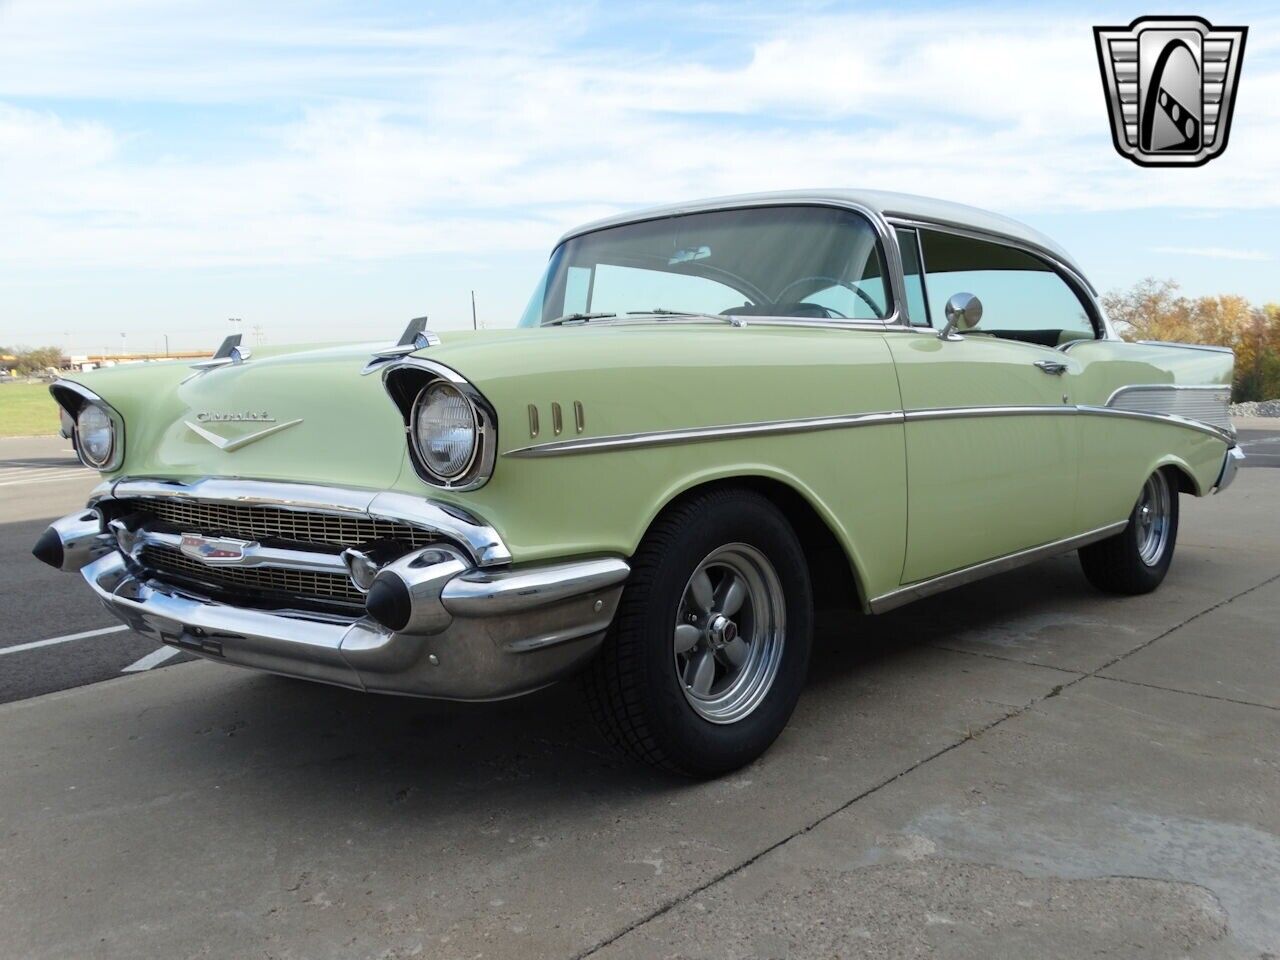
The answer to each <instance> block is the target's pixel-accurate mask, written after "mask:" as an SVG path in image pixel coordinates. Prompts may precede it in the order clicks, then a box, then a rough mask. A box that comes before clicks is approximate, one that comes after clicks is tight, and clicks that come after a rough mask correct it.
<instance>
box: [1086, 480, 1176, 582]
mask: <svg viewBox="0 0 1280 960" xmlns="http://www.w3.org/2000/svg"><path fill="white" fill-rule="evenodd" d="M1177 539H1178V488H1177V486H1176V485H1175V484H1174V483H1173V482H1172V480H1171V479H1170V477H1169V474H1168V473H1167V472H1166V471H1164V470H1157V471H1156V472H1155V473H1153V474H1152V475H1151V476H1150V477H1148V478H1147V482H1146V483H1144V484H1143V485H1142V494H1141V496H1139V497H1138V502H1137V503H1136V504H1135V505H1134V508H1133V512H1132V513H1131V514H1129V524H1128V526H1126V527H1125V528H1124V529H1123V530H1121V531H1120V532H1119V533H1117V534H1116V535H1115V536H1113V537H1108V538H1107V539H1106V540H1099V541H1098V542H1097V543H1091V544H1089V546H1087V547H1082V548H1081V549H1080V566H1081V567H1083V568H1084V575H1085V576H1086V577H1087V578H1088V579H1089V582H1090V583H1092V584H1093V585H1094V586H1095V587H1097V588H1098V589H1099V590H1105V591H1106V592H1107V593H1122V594H1139V593H1150V592H1151V591H1152V590H1154V589H1155V588H1156V587H1158V586H1160V583H1161V581H1162V580H1164V577H1165V574H1166V573H1168V572H1169V564H1170V563H1172V562H1173V547H1174V544H1175V543H1176V542H1177Z"/></svg>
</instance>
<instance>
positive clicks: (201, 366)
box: [182, 333, 253, 383]
mask: <svg viewBox="0 0 1280 960" xmlns="http://www.w3.org/2000/svg"><path fill="white" fill-rule="evenodd" d="M241 336H242V335H241V334H239V333H233V334H232V335H231V336H229V337H227V338H226V339H225V340H223V341H222V346H220V347H218V349H217V350H215V351H214V354H213V356H212V357H210V358H209V359H208V360H197V361H196V362H195V363H193V364H191V369H192V370H194V371H195V373H193V374H191V376H189V377H187V378H186V380H183V381H182V382H183V383H186V382H187V380H194V379H195V378H196V377H198V376H200V374H202V373H208V372H209V371H210V370H216V369H218V368H219V367H225V366H227V365H228V364H230V365H233V366H238V365H239V364H242V363H244V362H245V361H246V360H248V359H249V358H250V357H251V356H253V351H251V350H250V349H249V348H248V347H242V346H240V337H241Z"/></svg>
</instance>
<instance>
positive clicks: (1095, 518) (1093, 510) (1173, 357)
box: [1069, 340, 1235, 529]
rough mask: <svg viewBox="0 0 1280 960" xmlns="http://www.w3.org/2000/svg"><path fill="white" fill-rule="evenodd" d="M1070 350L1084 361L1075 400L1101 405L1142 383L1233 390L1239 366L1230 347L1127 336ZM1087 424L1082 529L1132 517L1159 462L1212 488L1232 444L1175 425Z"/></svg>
mask: <svg viewBox="0 0 1280 960" xmlns="http://www.w3.org/2000/svg"><path fill="white" fill-rule="evenodd" d="M1069 353H1070V356H1071V358H1072V359H1073V360H1076V361H1078V362H1080V363H1081V364H1082V365H1083V368H1082V370H1081V372H1080V374H1079V378H1078V381H1077V396H1078V401H1077V402H1078V403H1080V404H1085V405H1092V406H1097V407H1102V406H1105V405H1106V403H1107V400H1108V399H1109V398H1110V397H1111V395H1112V394H1113V393H1115V391H1117V390H1119V389H1120V388H1122V387H1127V386H1135V385H1140V384H1165V385H1177V386H1228V387H1229V386H1230V384H1231V377H1232V370H1233V367H1234V363H1235V360H1234V357H1233V356H1232V355H1231V353H1229V352H1224V351H1219V350H1205V349H1198V348H1195V347H1190V346H1172V345H1162V344H1144V343H1130V342H1126V341H1122V340H1095V341H1082V342H1080V343H1078V344H1076V345H1072V346H1071V348H1070V350H1069ZM1082 424H1083V427H1084V429H1083V432H1082V435H1081V458H1080V492H1079V498H1078V502H1077V525H1078V526H1080V528H1081V529H1090V528H1093V527H1098V526H1102V525H1103V524H1106V523H1112V522H1115V521H1117V520H1122V519H1124V518H1125V517H1126V516H1128V514H1129V511H1130V510H1132V509H1133V504H1134V503H1135V502H1136V500H1137V498H1138V494H1139V492H1140V490H1141V488H1142V484H1143V482H1144V481H1145V479H1146V478H1147V477H1148V476H1149V475H1150V474H1151V473H1152V472H1153V471H1155V470H1156V469H1157V468H1159V467H1162V466H1176V467H1177V468H1179V469H1180V470H1181V471H1182V472H1183V473H1184V474H1185V475H1187V476H1188V477H1189V478H1190V479H1191V481H1192V484H1191V485H1192V486H1193V488H1194V492H1195V493H1197V494H1199V495H1204V494H1206V493H1208V492H1209V491H1210V490H1211V489H1212V487H1213V484H1214V483H1215V482H1216V480H1217V478H1218V472H1219V471H1220V470H1221V468H1222V459H1223V455H1224V454H1225V452H1226V449H1227V444H1226V443H1225V442H1224V441H1223V440H1221V439H1218V438H1217V437H1213V436H1209V435H1208V434H1206V433H1203V432H1201V431H1198V430H1194V429H1190V428H1188V427H1184V426H1179V425H1176V424H1172V423H1168V424H1164V423H1155V422H1151V421H1143V420H1124V419H1119V418H1109V417H1101V416H1087V417H1084V418H1082Z"/></svg>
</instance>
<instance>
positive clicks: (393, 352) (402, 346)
mask: <svg viewBox="0 0 1280 960" xmlns="http://www.w3.org/2000/svg"><path fill="white" fill-rule="evenodd" d="M439 345H440V338H439V337H437V336H436V335H435V334H434V333H432V332H431V331H430V330H428V329H427V318H426V317H414V318H413V319H412V320H410V321H409V325H408V326H407V327H405V328H404V333H402V334H400V339H399V340H398V341H397V342H396V345H395V346H394V347H389V348H387V349H386V350H379V351H378V352H377V353H375V354H374V355H373V356H372V357H371V358H370V359H369V362H368V363H366V364H365V365H364V369H363V370H361V371H360V373H361V375H364V374H369V373H373V371H375V370H377V369H379V368H380V367H382V365H383V364H386V363H390V362H391V361H392V360H399V359H400V358H401V357H404V356H408V355H409V354H411V353H416V352H417V351H419V350H425V349H427V347H435V346H439Z"/></svg>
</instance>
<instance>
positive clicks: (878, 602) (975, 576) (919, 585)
mask: <svg viewBox="0 0 1280 960" xmlns="http://www.w3.org/2000/svg"><path fill="white" fill-rule="evenodd" d="M1128 525H1129V521H1128V520H1127V519H1126V520H1120V521H1118V522H1117V523H1109V524H1107V525H1106V526H1105V527H1098V528H1097V529H1096V530H1090V531H1089V532H1088V533H1082V534H1078V535H1077V536H1074V537H1065V538H1064V539H1062V540H1054V541H1053V542H1052V543H1046V544H1042V545H1041V546H1038V547H1030V548H1029V549H1026V550H1019V551H1018V552H1017V553H1010V554H1006V555H1005V556H1003V557H996V558H995V559H994V560H984V561H983V562H982V563H975V564H974V565H973V566H970V567H961V568H960V569H959V570H952V571H951V572H950V573H944V574H941V575H940V576H936V577H930V578H929V579H928V580H920V581H918V582H916V583H909V584H907V585H906V586H903V587H899V588H898V589H897V590H890V591H889V592H888V593H885V594H881V595H880V596H878V597H874V598H873V599H872V600H871V601H870V603H869V604H868V605H869V606H870V608H871V612H872V613H886V612H887V611H889V610H893V609H895V608H897V607H901V606H903V605H904V604H907V603H911V602H912V601H913V600H920V599H922V598H924V597H928V596H932V595H933V594H935V593H941V592H942V591H944V590H950V589H951V588H952V587H960V586H964V585H965V584H967V583H973V582H974V581H976V580H981V579H983V578H985V577H989V576H991V575H992V574H996V573H1004V572H1005V571H1006V570H1014V569H1016V568H1018V567H1021V566H1023V565H1025V564H1028V563H1034V562H1035V561H1037V560H1043V559H1044V558H1046V557H1053V556H1056V555H1058V554H1060V553H1066V552H1067V551H1069V550H1075V549H1078V548H1079V547H1083V546H1087V545H1088V544H1090V543H1095V542H1097V541H1098V540H1105V539H1106V538H1107V537H1109V536H1111V535H1112V534H1115V533H1119V532H1120V531H1121V530H1123V529H1124V528H1125V527H1126V526H1128Z"/></svg>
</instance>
